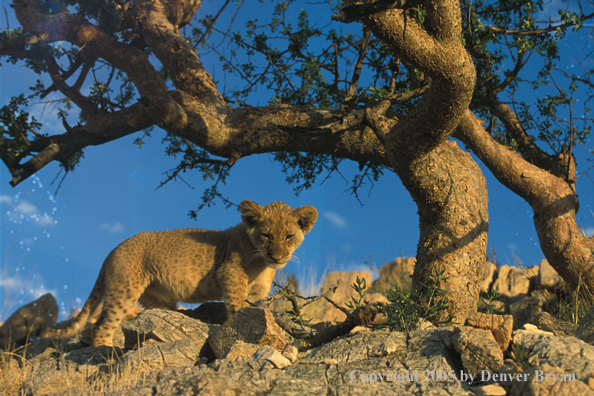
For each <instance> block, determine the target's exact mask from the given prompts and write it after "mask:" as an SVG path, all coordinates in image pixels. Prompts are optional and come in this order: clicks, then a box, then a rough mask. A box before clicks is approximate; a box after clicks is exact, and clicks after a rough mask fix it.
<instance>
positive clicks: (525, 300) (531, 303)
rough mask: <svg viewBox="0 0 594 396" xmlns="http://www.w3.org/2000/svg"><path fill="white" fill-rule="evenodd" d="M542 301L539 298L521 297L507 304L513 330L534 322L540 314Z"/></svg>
mask: <svg viewBox="0 0 594 396" xmlns="http://www.w3.org/2000/svg"><path fill="white" fill-rule="evenodd" d="M542 307H543V301H542V299H540V298H539V297H533V296H523V297H520V298H519V299H517V300H516V301H514V302H512V303H510V304H509V306H508V308H509V313H510V314H511V315H512V316H513V317H514V329H519V328H520V327H522V326H523V325H524V324H525V323H532V322H534V321H536V319H537V318H538V316H539V315H540V314H541V313H542Z"/></svg>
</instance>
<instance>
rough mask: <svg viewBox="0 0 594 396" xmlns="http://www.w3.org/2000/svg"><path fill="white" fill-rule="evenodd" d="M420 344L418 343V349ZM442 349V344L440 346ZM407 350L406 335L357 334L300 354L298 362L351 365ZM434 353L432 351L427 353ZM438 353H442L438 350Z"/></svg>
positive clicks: (383, 333) (391, 333)
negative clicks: (331, 360)
mask: <svg viewBox="0 0 594 396" xmlns="http://www.w3.org/2000/svg"><path fill="white" fill-rule="evenodd" d="M421 345H422V344H421V343H419V344H418V346H419V347H420V346H421ZM441 346H442V347H443V344H442V345H441ZM406 350H407V335H406V334H404V333H398V332H390V333H388V332H358V333H354V334H352V335H348V336H345V337H343V338H339V339H336V340H334V341H333V342H331V343H328V344H324V345H322V346H320V347H317V348H313V349H310V350H309V351H306V352H305V353H303V354H302V356H301V357H300V359H299V361H300V362H302V363H306V364H317V363H321V362H324V361H325V360H326V359H333V360H334V361H336V364H345V363H353V362H358V361H361V360H365V359H367V358H369V357H381V356H387V355H391V354H396V355H399V356H400V355H403V354H405V353H406ZM427 352H428V353H434V352H435V351H434V350H431V351H427ZM439 352H443V351H442V350H439Z"/></svg>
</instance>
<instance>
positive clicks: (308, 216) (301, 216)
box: [293, 205, 318, 234]
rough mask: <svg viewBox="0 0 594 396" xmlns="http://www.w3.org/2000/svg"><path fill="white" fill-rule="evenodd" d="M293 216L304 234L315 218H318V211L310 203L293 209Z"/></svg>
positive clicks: (312, 224)
mask: <svg viewBox="0 0 594 396" xmlns="http://www.w3.org/2000/svg"><path fill="white" fill-rule="evenodd" d="M293 217H295V218H296V219H297V223H298V224H299V227H301V231H303V233H304V234H307V233H308V232H310V231H311V229H312V228H313V226H314V224H316V220H317V219H318V211H317V210H316V208H314V207H313V206H310V205H305V206H302V207H300V208H297V209H295V210H294V211H293Z"/></svg>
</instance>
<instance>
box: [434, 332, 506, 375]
mask: <svg viewBox="0 0 594 396" xmlns="http://www.w3.org/2000/svg"><path fill="white" fill-rule="evenodd" d="M444 338H446V341H445V342H446V343H451V345H452V346H453V347H454V348H455V350H456V351H457V352H458V353H459V354H460V357H461V359H462V365H463V366H464V371H465V373H467V374H472V375H477V374H480V373H481V372H482V371H483V370H485V371H489V372H491V373H497V372H499V369H500V368H501V366H503V352H502V351H501V349H500V348H499V344H497V341H495V339H494V338H493V336H492V335H491V332H490V331H489V330H483V329H475V328H474V327H468V326H456V327H454V329H453V331H452V332H451V333H450V334H446V335H445V336H444ZM450 340H451V341H450Z"/></svg>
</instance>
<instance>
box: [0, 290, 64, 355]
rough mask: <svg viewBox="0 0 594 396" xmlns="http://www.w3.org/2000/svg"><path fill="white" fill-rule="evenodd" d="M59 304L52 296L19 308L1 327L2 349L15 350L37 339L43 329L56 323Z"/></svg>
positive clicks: (44, 296) (0, 342)
mask: <svg viewBox="0 0 594 396" xmlns="http://www.w3.org/2000/svg"><path fill="white" fill-rule="evenodd" d="M57 318H58V304H56V299H55V298H54V296H52V295H51V294H49V293H48V294H45V295H43V296H41V297H39V298H38V299H37V300H35V301H33V302H31V303H29V304H27V305H25V306H23V307H21V308H19V309H18V310H16V312H15V313H13V314H12V315H10V317H9V318H8V319H7V320H6V322H4V324H3V325H2V326H0V348H4V349H13V348H14V347H15V346H20V345H24V344H26V343H27V342H28V340H29V338H30V337H36V336H37V334H38V333H39V330H40V329H41V328H42V327H45V326H49V325H52V324H54V323H56V319H57Z"/></svg>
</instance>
